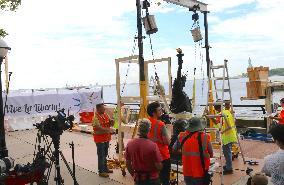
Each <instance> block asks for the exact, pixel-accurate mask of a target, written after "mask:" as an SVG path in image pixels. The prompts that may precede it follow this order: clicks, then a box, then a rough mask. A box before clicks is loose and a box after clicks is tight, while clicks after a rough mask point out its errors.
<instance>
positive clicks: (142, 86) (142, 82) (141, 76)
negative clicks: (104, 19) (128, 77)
mask: <svg viewBox="0 0 284 185" xmlns="http://www.w3.org/2000/svg"><path fill="white" fill-rule="evenodd" d="M136 7H137V31H138V36H137V39H138V49H139V80H140V97H141V99H140V118H145V117H147V113H146V106H147V99H146V95H147V93H146V92H147V86H146V80H145V72H144V56H143V34H142V18H141V3H140V0H136Z"/></svg>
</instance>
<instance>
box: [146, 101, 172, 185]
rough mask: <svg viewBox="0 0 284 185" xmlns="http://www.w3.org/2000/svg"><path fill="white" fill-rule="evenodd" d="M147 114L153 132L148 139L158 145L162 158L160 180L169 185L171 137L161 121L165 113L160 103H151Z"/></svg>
mask: <svg viewBox="0 0 284 185" xmlns="http://www.w3.org/2000/svg"><path fill="white" fill-rule="evenodd" d="M147 113H148V115H149V116H150V118H149V120H150V121H151V130H150V132H149V134H148V138H149V139H151V140H152V141H154V142H155V143H156V144H157V145H158V148H159V150H160V153H161V156H162V164H163V169H162V170H161V171H160V180H161V183H162V185H169V184H170V182H169V181H170V172H171V160H170V152H169V147H168V146H169V144H170V136H169V134H168V131H167V128H166V125H165V123H164V122H162V121H160V117H161V115H162V113H163V112H162V108H161V105H160V103H158V102H153V103H150V104H149V105H148V106H147Z"/></svg>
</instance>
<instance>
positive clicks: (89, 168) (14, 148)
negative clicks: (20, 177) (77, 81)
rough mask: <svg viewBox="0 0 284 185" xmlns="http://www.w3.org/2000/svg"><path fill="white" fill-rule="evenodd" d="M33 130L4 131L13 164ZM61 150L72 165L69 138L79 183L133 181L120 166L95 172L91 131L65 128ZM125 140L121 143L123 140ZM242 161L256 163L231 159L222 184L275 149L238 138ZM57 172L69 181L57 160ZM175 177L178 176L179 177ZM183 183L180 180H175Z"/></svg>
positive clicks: (28, 148) (22, 157) (237, 183)
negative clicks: (230, 168)
mask: <svg viewBox="0 0 284 185" xmlns="http://www.w3.org/2000/svg"><path fill="white" fill-rule="evenodd" d="M36 134H37V130H24V131H15V132H7V133H6V143H7V148H8V150H9V156H10V157H12V158H14V159H15V163H16V164H19V163H20V164H27V163H28V162H30V163H31V162H32V159H33V153H34V149H35V147H34V144H35V142H36ZM60 141H61V151H62V153H63V154H64V156H65V158H66V160H67V162H68V163H69V165H71V166H72V157H71V148H70V146H69V143H71V142H72V141H73V142H74V145H75V163H76V177H77V181H78V183H79V184H80V185H116V184H117V185H119V184H126V185H130V184H134V182H133V180H132V177H131V176H130V175H129V174H128V173H127V175H126V176H125V177H123V176H122V175H121V170H120V169H115V170H114V173H113V174H111V175H110V178H101V177H99V175H98V174H97V155H96V145H95V143H94V142H93V138H92V135H91V134H86V133H82V132H74V131H73V132H69V131H65V132H64V133H63V134H62V136H61V140H60ZM127 141H128V139H125V140H124V142H125V143H127ZM115 143H116V141H115V140H112V141H111V143H110V151H109V153H110V155H109V157H110V158H112V159H113V158H116V154H115V152H114V148H115ZM241 144H242V146H243V149H244V155H245V159H246V160H256V161H258V162H259V163H260V164H259V165H255V166H251V165H249V164H243V162H242V158H241V156H239V157H238V159H235V160H234V161H233V166H234V168H235V170H234V174H232V175H226V176H224V185H230V184H233V185H241V184H245V183H246V180H247V176H246V173H245V170H246V169H247V167H251V168H253V169H254V172H259V171H260V170H261V167H262V165H263V162H264V161H263V158H264V157H265V156H266V155H268V154H271V153H273V152H275V151H276V150H277V149H278V148H277V146H276V145H275V144H272V143H264V142H259V141H247V140H246V141H242V142H241ZM60 164H61V173H62V177H63V179H64V182H65V184H67V185H69V184H73V181H72V178H71V176H70V175H69V173H68V171H67V168H66V166H65V164H64V163H63V161H62V160H61V163H60ZM53 177H54V169H52V172H51V178H50V180H49V183H48V184H51V185H53V184H55V182H54V179H53ZM179 179H182V178H181V177H179ZM179 184H180V185H183V184H184V183H183V182H180V183H179ZM213 185H220V175H219V174H218V173H215V174H214V178H213Z"/></svg>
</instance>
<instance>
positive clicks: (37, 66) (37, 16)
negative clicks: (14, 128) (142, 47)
mask: <svg viewBox="0 0 284 185" xmlns="http://www.w3.org/2000/svg"><path fill="white" fill-rule="evenodd" d="M134 11H135V2H133V1H131V0H123V1H120V0H112V1H92V0H84V1H80V3H79V2H78V1H74V0H71V1H68V0H61V1H56V0H50V1H37V0H31V1H25V2H23V3H22V5H21V6H20V7H19V10H18V11H17V12H1V17H2V18H1V20H0V24H1V26H2V27H4V28H5V29H6V30H7V31H8V32H9V36H7V37H6V38H5V40H6V42H7V43H8V44H9V45H10V46H11V48H12V51H11V52H10V54H9V59H10V60H9V61H10V70H11V71H13V72H14V73H13V79H12V83H11V88H12V89H13V88H39V87H60V86H64V85H65V84H85V85H89V84H91V83H96V82H98V83H109V81H110V80H115V76H113V72H114V71H115V70H114V69H115V65H114V57H116V56H121V55H124V54H127V51H128V50H130V49H131V47H132V42H131V41H130V40H127V39H125V38H129V37H130V35H132V37H133V35H134V33H131V32H134V31H135V30H134V31H132V30H131V29H130V25H129V22H128V20H127V14H129V13H132V12H134ZM134 21H135V19H134ZM100 71H105V72H104V73H103V74H102V73H100ZM102 75H106V78H104V77H103V76H102Z"/></svg>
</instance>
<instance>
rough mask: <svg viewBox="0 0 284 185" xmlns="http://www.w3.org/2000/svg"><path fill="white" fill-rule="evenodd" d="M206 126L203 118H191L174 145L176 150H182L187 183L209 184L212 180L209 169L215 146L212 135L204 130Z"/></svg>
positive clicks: (192, 184) (195, 184)
mask: <svg viewBox="0 0 284 185" xmlns="http://www.w3.org/2000/svg"><path fill="white" fill-rule="evenodd" d="M205 126H206V121H205V120H204V119H203V118H198V117H193V118H191V119H190V120H188V127H187V130H186V131H185V132H181V133H180V134H179V136H178V139H177V141H176V142H175V144H174V146H173V149H174V150H176V151H178V150H181V153H182V164H183V175H184V181H185V184H186V185H207V184H209V183H210V180H211V175H209V173H208V170H209V166H210V158H211V157H213V148H212V145H211V142H210V135H208V134H206V133H205V132H204V129H205Z"/></svg>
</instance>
